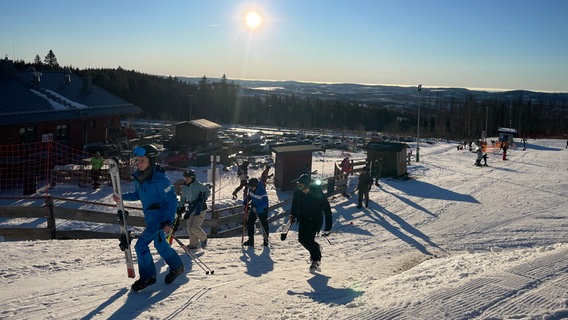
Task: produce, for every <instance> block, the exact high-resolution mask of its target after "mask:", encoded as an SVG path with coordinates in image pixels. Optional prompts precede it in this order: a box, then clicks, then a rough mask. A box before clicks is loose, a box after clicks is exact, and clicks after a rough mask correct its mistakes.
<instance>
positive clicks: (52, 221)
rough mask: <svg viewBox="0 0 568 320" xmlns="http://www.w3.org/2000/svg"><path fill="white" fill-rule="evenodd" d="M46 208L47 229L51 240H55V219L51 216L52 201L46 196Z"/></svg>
mask: <svg viewBox="0 0 568 320" xmlns="http://www.w3.org/2000/svg"><path fill="white" fill-rule="evenodd" d="M45 204H46V206H47V229H48V230H49V231H50V237H51V239H55V217H54V216H53V199H51V197H50V196H47V197H46V199H45Z"/></svg>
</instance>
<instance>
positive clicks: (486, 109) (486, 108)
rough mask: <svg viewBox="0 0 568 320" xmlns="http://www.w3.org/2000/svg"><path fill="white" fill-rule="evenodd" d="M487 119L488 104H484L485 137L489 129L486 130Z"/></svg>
mask: <svg viewBox="0 0 568 320" xmlns="http://www.w3.org/2000/svg"><path fill="white" fill-rule="evenodd" d="M487 119H489V106H488V105H487V104H486V105H485V138H487V135H488V134H489V131H488V130H487Z"/></svg>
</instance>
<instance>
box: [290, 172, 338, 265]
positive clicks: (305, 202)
mask: <svg viewBox="0 0 568 320" xmlns="http://www.w3.org/2000/svg"><path fill="white" fill-rule="evenodd" d="M296 182H297V188H296V190H295V191H294V197H293V199H292V209H291V214H290V221H291V222H292V223H294V222H295V221H297V222H298V242H300V244H301V245H302V246H303V247H304V248H306V250H308V251H309V252H310V260H311V262H312V263H311V265H310V271H315V270H319V267H320V264H321V249H320V245H319V244H318V243H317V242H316V241H315V237H316V235H317V234H318V233H319V232H320V230H321V227H322V225H323V222H324V216H325V229H324V233H323V236H328V235H329V232H330V231H331V224H332V223H331V220H332V219H331V207H330V205H329V202H328V201H327V197H326V196H325V194H324V193H323V191H322V189H321V187H320V186H319V185H317V184H316V183H313V182H312V180H311V178H310V177H309V176H308V175H306V174H302V175H301V176H300V177H299V178H298V179H297V180H296Z"/></svg>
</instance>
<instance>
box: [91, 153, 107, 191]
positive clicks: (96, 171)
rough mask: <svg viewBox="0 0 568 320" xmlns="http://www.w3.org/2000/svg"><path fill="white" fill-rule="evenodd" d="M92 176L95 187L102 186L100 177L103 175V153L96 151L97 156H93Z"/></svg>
mask: <svg viewBox="0 0 568 320" xmlns="http://www.w3.org/2000/svg"><path fill="white" fill-rule="evenodd" d="M90 163H91V178H92V179H93V189H96V188H98V187H99V186H100V183H99V179H100V177H101V169H102V167H103V163H104V161H103V158H101V153H100V152H98V151H97V152H96V153H95V156H94V157H92V158H91V161H90Z"/></svg>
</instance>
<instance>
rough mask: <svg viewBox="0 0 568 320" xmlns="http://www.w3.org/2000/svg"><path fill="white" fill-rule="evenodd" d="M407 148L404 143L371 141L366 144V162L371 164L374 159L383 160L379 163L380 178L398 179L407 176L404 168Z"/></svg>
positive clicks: (405, 167)
mask: <svg viewBox="0 0 568 320" xmlns="http://www.w3.org/2000/svg"><path fill="white" fill-rule="evenodd" d="M407 148H408V145H407V144H406V143H396V142H383V141H372V142H369V143H368V144H367V146H366V147H365V150H366V151H367V158H368V161H370V162H371V163H372V162H373V161H374V160H376V159H380V158H383V159H382V161H381V163H382V170H381V176H382V177H393V178H400V177H404V176H407V175H408V171H407V166H406V165H407V159H406V149H407Z"/></svg>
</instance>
